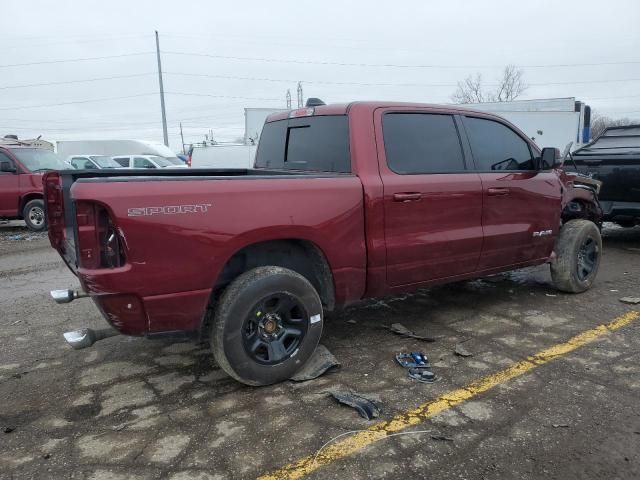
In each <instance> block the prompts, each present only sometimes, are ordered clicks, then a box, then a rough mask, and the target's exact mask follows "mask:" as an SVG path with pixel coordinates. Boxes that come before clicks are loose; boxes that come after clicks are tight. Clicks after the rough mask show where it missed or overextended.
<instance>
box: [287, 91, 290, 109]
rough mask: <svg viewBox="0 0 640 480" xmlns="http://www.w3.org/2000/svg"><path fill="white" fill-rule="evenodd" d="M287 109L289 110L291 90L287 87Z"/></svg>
mask: <svg viewBox="0 0 640 480" xmlns="http://www.w3.org/2000/svg"><path fill="white" fill-rule="evenodd" d="M287 109H289V110H291V90H289V89H287Z"/></svg>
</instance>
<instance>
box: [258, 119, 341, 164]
mask: <svg viewBox="0 0 640 480" xmlns="http://www.w3.org/2000/svg"><path fill="white" fill-rule="evenodd" d="M255 166H256V168H273V169H285V170H308V171H316V172H342V173H348V172H350V171H351V156H350V154H349V125H348V119H347V117H346V115H331V116H321V117H304V118H292V119H289V120H279V121H277V122H270V123H265V125H264V128H263V129H262V134H261V135H260V142H259V144H258V152H257V154H256V164H255Z"/></svg>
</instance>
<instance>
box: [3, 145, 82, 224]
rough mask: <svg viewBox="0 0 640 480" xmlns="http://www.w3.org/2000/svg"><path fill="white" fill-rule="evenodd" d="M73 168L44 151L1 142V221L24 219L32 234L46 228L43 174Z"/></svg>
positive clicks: (51, 153)
mask: <svg viewBox="0 0 640 480" xmlns="http://www.w3.org/2000/svg"><path fill="white" fill-rule="evenodd" d="M67 168H71V166H69V165H67V164H65V163H64V162H63V161H62V160H61V159H60V158H59V157H58V156H57V155H56V154H55V153H53V152H52V151H50V150H47V149H45V148H37V147H30V146H24V145H22V144H21V143H20V142H19V141H17V140H16V141H15V142H14V141H10V140H2V141H1V143H0V218H3V219H21V220H24V221H25V223H26V224H27V227H28V228H29V229H30V230H32V231H36V232H37V231H42V230H44V229H45V228H46V218H45V214H44V201H43V193H42V174H43V173H44V172H47V171H49V170H64V169H67Z"/></svg>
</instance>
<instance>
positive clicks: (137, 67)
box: [0, 0, 640, 149]
mask: <svg viewBox="0 0 640 480" xmlns="http://www.w3.org/2000/svg"><path fill="white" fill-rule="evenodd" d="M638 20H640V2H638V1H637V0H629V1H612V0H609V1H608V2H602V1H598V2H595V1H589V0H580V1H566V0H563V1H540V0H536V1H518V2H514V1H513V0H511V1H488V0H485V1H482V2H479V1H478V2H472V1H459V0H446V1H426V0H422V1H402V0H396V1H393V2H391V1H388V2H372V1H371V0H368V1H348V0H340V1H331V0H324V1H323V2H311V1H300V0H298V1H273V0H271V1H269V0H262V1H247V0H239V1H236V2H215V1H190V0H181V1H179V2H176V1H165V0H155V1H150V0H128V1H123V0H110V1H93V0H83V1H81V2H80V1H69V0H57V1H55V2H53V1H48V0H42V1H37V0H2V15H1V16H0V27H1V28H0V47H1V48H0V135H4V134H7V133H17V134H18V135H19V136H20V137H30V136H36V135H41V134H42V135H43V136H44V138H47V139H49V140H63V139H77V138H86V139H91V138H137V139H148V140H155V141H162V128H161V120H160V101H159V96H158V78H157V64H156V57H155V53H154V51H155V38H154V33H153V32H154V30H156V29H157V30H158V31H159V32H160V47H161V50H162V52H163V53H162V67H163V70H164V72H165V76H164V83H165V91H166V108H167V119H168V125H169V135H170V136H169V140H170V143H171V146H172V147H173V148H175V149H177V148H179V147H180V139H179V130H178V123H179V122H180V121H182V122H183V125H184V131H185V141H186V142H191V141H199V140H201V139H202V138H203V136H204V134H205V133H206V132H208V131H209V129H212V130H213V133H214V136H215V138H216V139H218V140H223V141H224V140H232V139H234V138H237V137H241V136H242V135H243V132H244V128H243V127H244V110H243V109H244V108H245V107H274V108H278V107H281V108H284V107H285V95H286V91H287V89H290V90H291V94H292V97H293V102H294V106H295V99H296V84H297V81H298V80H301V81H302V83H303V87H304V95H305V98H306V97H308V96H314V97H320V98H322V99H323V100H325V101H326V102H327V103H329V102H345V101H351V100H363V99H369V100H405V101H420V102H430V103H446V102H450V96H451V94H452V93H453V91H454V90H455V84H456V82H457V81H458V80H461V79H463V78H464V77H465V76H467V75H468V74H471V73H476V72H479V73H481V74H482V76H483V78H484V79H485V81H486V82H488V83H492V82H496V81H497V80H498V78H499V77H500V73H501V70H502V69H503V67H504V65H506V64H510V63H511V64H516V65H518V66H521V67H522V68H523V69H524V72H525V74H524V76H525V81H526V82H527V83H528V84H529V85H530V86H529V89H528V90H527V92H526V94H525V95H523V97H522V98H527V99H529V98H550V97H576V99H578V100H582V101H585V102H587V103H588V104H590V105H591V106H592V107H593V108H594V109H595V110H597V111H598V112H601V113H604V114H607V115H610V116H612V117H624V116H626V117H632V118H633V117H635V118H640V88H639V87H640V57H639V56H638V47H639V46H640V29H639V28H638ZM91 57H113V58H102V59H95V60H85V61H69V62H67V61H64V62H58V61H62V60H72V59H82V58H85V59H86V58H91ZM230 57H236V58H230ZM261 59H262V60H261ZM54 61H55V63H41V62H54ZM16 64H32V65H19V66H16ZM345 64H349V65H345ZM354 64H355V65H354ZM567 64H571V65H574V66H559V65H567ZM575 64H596V65H581V66H575ZM550 65H555V66H550ZM104 77H119V78H108V79H104ZM92 79H98V80H95V81H87V80H92ZM67 82H75V83H67ZM30 84H48V85H37V86H36V85H34V86H27V87H23V86H24V85H30ZM7 87H9V88H7ZM13 87H21V88H13ZM119 97H129V98H119ZM71 102H76V103H71ZM80 102H83V103H80ZM60 104H62V105H60Z"/></svg>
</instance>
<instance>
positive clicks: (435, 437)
mask: <svg viewBox="0 0 640 480" xmlns="http://www.w3.org/2000/svg"><path fill="white" fill-rule="evenodd" d="M431 439H432V440H442V441H445V442H453V438H451V437H445V436H444V435H431Z"/></svg>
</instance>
